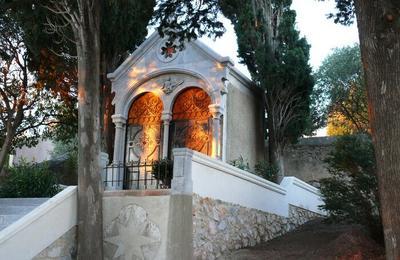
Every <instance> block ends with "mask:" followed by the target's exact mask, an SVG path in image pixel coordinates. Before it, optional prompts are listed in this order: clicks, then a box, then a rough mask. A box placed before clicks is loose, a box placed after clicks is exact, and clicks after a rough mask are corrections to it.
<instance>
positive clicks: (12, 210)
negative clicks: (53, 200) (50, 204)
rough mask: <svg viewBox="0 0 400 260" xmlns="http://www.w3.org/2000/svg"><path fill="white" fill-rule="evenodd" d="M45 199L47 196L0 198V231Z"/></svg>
mask: <svg viewBox="0 0 400 260" xmlns="http://www.w3.org/2000/svg"><path fill="white" fill-rule="evenodd" d="M47 200H48V198H1V199H0V231H1V230H2V229H4V228H6V227H8V226H9V225H11V224H12V223H14V222H15V221H17V220H18V219H20V218H22V217H23V216H24V215H26V214H28V213H29V212H31V211H32V210H33V209H35V208H36V207H38V206H39V205H41V204H42V203H44V202H45V201H47Z"/></svg>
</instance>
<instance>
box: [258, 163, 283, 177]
mask: <svg viewBox="0 0 400 260" xmlns="http://www.w3.org/2000/svg"><path fill="white" fill-rule="evenodd" d="M278 171H279V169H278V168H277V167H275V166H273V165H271V164H269V163H268V162H266V161H261V162H258V163H257V164H256V165H255V166H254V174H255V175H257V176H260V177H262V178H264V179H266V180H268V181H271V182H276V180H277V179H278Z"/></svg>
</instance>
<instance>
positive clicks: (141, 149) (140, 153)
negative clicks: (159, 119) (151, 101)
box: [126, 125, 161, 162]
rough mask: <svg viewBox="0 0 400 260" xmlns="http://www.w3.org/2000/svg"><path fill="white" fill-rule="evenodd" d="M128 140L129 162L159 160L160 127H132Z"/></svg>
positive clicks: (130, 127)
mask: <svg viewBox="0 0 400 260" xmlns="http://www.w3.org/2000/svg"><path fill="white" fill-rule="evenodd" d="M127 139H128V142H127V154H126V161H127V162H132V161H139V160H140V161H145V160H147V161H149V160H150V161H152V160H158V159H159V157H160V140H161V127H160V125H130V126H128V136H127Z"/></svg>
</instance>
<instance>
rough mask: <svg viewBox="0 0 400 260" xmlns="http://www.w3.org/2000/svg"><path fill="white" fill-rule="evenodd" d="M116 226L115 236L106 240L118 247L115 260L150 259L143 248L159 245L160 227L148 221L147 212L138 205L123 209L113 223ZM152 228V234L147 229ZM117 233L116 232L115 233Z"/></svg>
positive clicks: (114, 256)
mask: <svg viewBox="0 0 400 260" xmlns="http://www.w3.org/2000/svg"><path fill="white" fill-rule="evenodd" d="M111 225H115V226H114V232H113V233H114V234H115V235H113V236H110V237H107V238H105V239H104V241H105V242H108V243H111V244H113V245H115V246H117V250H116V251H115V253H114V255H113V259H117V258H119V257H121V256H122V259H148V257H146V256H145V255H144V252H143V247H145V246H149V245H152V244H153V245H157V244H158V245H159V243H160V240H161V238H160V234H159V229H158V227H157V226H156V225H155V224H153V223H150V221H149V220H148V219H147V212H145V211H144V209H143V208H141V207H139V206H137V205H129V206H127V207H124V208H123V209H121V212H120V214H119V216H118V217H117V218H116V219H114V220H113V221H112V223H111ZM149 225H150V226H151V227H152V230H150V232H149V231H148V230H146V229H148V228H149ZM115 231H116V232H115Z"/></svg>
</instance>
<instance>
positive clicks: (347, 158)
mask: <svg viewBox="0 0 400 260" xmlns="http://www.w3.org/2000/svg"><path fill="white" fill-rule="evenodd" d="M325 161H326V163H327V164H328V170H329V172H330V173H331V175H332V177H330V178H326V179H323V180H322V181H321V193H322V195H323V201H324V203H325V205H323V206H321V208H322V209H324V210H326V211H327V212H328V213H329V219H330V220H331V221H334V222H350V223H357V224H361V225H363V226H365V227H366V228H367V229H368V230H369V231H370V233H371V235H372V236H373V237H374V238H375V239H376V240H378V241H382V240H381V239H383V234H382V224H381V220H380V214H379V200H378V182H377V177H376V166H375V165H376V163H375V156H374V150H373V146H372V142H371V139H370V137H369V136H366V135H351V136H343V137H340V138H338V139H337V141H336V143H335V146H334V149H333V151H332V152H331V153H330V154H329V156H328V158H327V159H326V160H325Z"/></svg>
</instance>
